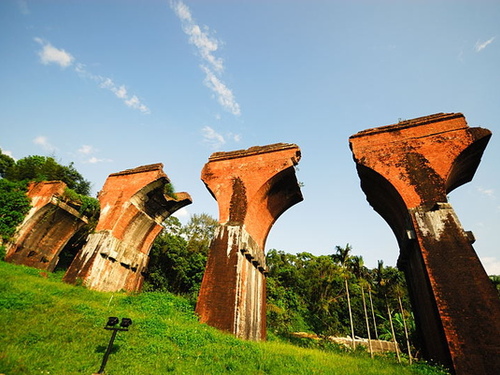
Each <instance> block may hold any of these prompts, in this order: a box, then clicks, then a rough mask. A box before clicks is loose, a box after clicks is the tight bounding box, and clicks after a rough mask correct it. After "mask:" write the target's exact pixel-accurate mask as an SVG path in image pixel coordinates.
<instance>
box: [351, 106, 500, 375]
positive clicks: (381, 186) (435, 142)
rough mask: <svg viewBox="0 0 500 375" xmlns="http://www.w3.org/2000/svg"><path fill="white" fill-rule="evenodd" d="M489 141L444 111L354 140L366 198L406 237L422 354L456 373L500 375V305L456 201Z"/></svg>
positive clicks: (404, 256) (405, 260)
mask: <svg viewBox="0 0 500 375" xmlns="http://www.w3.org/2000/svg"><path fill="white" fill-rule="evenodd" d="M490 137H491V132H490V131H489V130H487V129H483V128H479V127H474V128H471V127H469V126H468V125H467V122H466V120H465V118H464V116H463V115H462V114H460V113H446V114H445V113H440V114H436V115H432V116H427V117H422V118H416V119H413V120H408V121H402V122H399V123H398V124H395V125H389V126H383V127H380V128H375V129H368V130H365V131H361V132H359V133H357V134H355V135H353V136H351V137H350V139H349V141H350V147H351V150H352V153H353V157H354V161H355V162H356V168H357V171H358V175H359V177H360V179H361V187H362V189H363V191H364V192H365V194H366V197H367V200H368V202H369V203H370V204H371V206H372V207H373V208H374V209H375V211H377V212H378V213H379V214H380V215H381V216H382V217H383V218H384V219H385V220H386V221H387V223H388V224H389V226H390V227H391V229H392V230H393V232H394V234H395V236H396V238H397V241H398V244H399V248H400V256H399V260H398V267H399V268H400V269H402V270H403V271H404V273H405V275H406V279H407V284H408V288H409V292H410V298H411V300H412V305H413V310H414V313H415V319H416V324H417V329H418V331H419V334H420V336H421V339H422V342H423V354H424V356H425V357H426V358H427V359H432V360H435V361H438V362H440V363H441V364H443V365H444V366H446V367H448V368H450V369H451V371H452V372H453V373H455V374H457V375H470V374H475V375H478V374H488V375H493V374H499V373H500V299H499V298H498V295H497V292H496V290H495V288H494V287H493V284H492V283H491V281H490V280H489V278H488V276H487V274H486V272H485V270H484V268H483V267H482V265H481V263H480V261H479V259H478V257H477V255H476V253H475V251H474V248H473V247H472V242H473V236H472V234H471V233H470V232H466V231H464V229H463V228H462V226H461V224H460V222H459V220H458V218H457V216H456V214H455V212H454V210H453V208H452V207H451V205H450V204H449V203H448V199H447V194H448V193H449V192H451V191H452V190H453V189H455V188H457V187H459V186H461V185H462V184H464V183H466V182H469V181H470V180H472V177H473V176H474V173H475V172H476V169H477V167H478V165H479V163H480V160H481V156H482V154H483V152H484V149H485V147H486V145H487V143H488V141H489V139H490Z"/></svg>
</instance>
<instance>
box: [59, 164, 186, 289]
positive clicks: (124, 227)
mask: <svg viewBox="0 0 500 375" xmlns="http://www.w3.org/2000/svg"><path fill="white" fill-rule="evenodd" d="M169 182H170V180H169V179H168V177H167V175H166V174H165V173H164V172H163V165H162V164H160V163H158V164H151V165H145V166H141V167H137V168H133V169H127V170H125V171H122V172H118V173H113V174H111V175H109V177H108V179H107V180H106V182H105V184H104V186H103V188H102V190H101V191H100V192H99V195H98V199H99V202H100V205H101V213H100V216H99V222H98V224H97V226H96V229H95V233H92V234H90V235H89V238H88V241H87V243H86V245H85V246H84V247H83V249H82V250H81V251H80V252H79V253H78V254H77V255H76V257H75V259H74V260H73V262H72V263H71V266H70V267H69V269H68V271H67V272H66V274H65V276H64V281H66V282H69V283H76V282H77V281H78V280H81V281H82V282H83V284H84V285H86V286H87V287H89V288H91V289H95V290H101V291H118V290H122V289H123V290H127V291H137V290H140V288H141V286H142V282H143V280H144V277H143V274H144V272H145V271H146V268H147V264H148V261H149V251H150V249H151V246H152V244H153V241H154V240H155V238H156V237H157V236H158V234H159V233H160V232H161V229H162V226H161V223H162V222H163V221H164V220H165V219H166V218H167V217H169V216H170V215H171V214H172V213H174V212H175V211H177V210H179V209H180V208H182V207H184V206H186V205H188V204H191V197H190V196H189V194H187V193H175V197H171V196H168V195H167V194H165V190H166V185H167V184H168V183H169Z"/></svg>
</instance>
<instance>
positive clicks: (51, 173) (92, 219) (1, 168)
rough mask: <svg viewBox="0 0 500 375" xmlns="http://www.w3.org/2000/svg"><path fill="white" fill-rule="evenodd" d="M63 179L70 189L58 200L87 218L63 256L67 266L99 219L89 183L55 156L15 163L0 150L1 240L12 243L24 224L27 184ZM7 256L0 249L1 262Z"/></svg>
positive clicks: (30, 157)
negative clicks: (18, 229)
mask: <svg viewBox="0 0 500 375" xmlns="http://www.w3.org/2000/svg"><path fill="white" fill-rule="evenodd" d="M52 180H60V181H63V182H65V183H66V185H67V186H68V187H67V188H66V189H65V191H64V193H63V194H62V195H61V196H60V197H58V198H59V199H60V200H61V201H63V202H65V203H67V204H69V205H71V206H73V207H74V208H75V209H77V210H78V211H79V213H80V215H82V216H86V217H87V219H88V224H87V225H85V226H84V227H83V228H81V229H80V231H79V232H78V233H77V235H76V236H74V238H72V239H71V240H70V243H69V245H68V247H71V248H72V249H70V250H69V252H70V253H71V254H67V253H68V249H65V250H64V251H63V252H62V254H61V255H60V257H61V259H62V260H63V261H62V262H61V263H62V264H63V265H64V266H67V264H66V263H67V261H66V260H67V259H71V258H72V257H73V256H74V253H75V251H76V249H78V248H79V247H81V246H82V245H83V243H84V241H85V240H86V238H87V235H88V234H89V233H90V232H91V231H92V230H93V229H94V228H95V226H96V224H97V220H98V219H99V211H100V206H99V201H98V200H97V199H95V198H93V197H90V196H88V193H89V191H90V182H89V181H87V180H85V179H84V178H83V177H82V175H81V174H80V173H79V172H78V171H77V170H76V169H75V168H74V166H73V163H71V164H70V165H69V166H63V165H60V164H59V163H57V162H56V161H55V159H54V158H52V157H45V156H28V157H25V158H23V159H19V160H18V161H15V160H14V159H12V158H11V157H10V156H8V155H6V154H4V153H2V150H1V149H0V238H1V239H2V240H9V239H10V238H11V237H12V236H13V235H14V233H15V231H16V228H17V227H18V225H19V224H21V223H22V221H23V219H24V218H25V216H26V214H27V213H28V211H29V209H30V200H29V198H28V197H27V195H26V193H27V185H28V182H30V181H52ZM3 257H4V247H1V248H0V259H2V258H3Z"/></svg>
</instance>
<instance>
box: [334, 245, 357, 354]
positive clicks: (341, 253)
mask: <svg viewBox="0 0 500 375" xmlns="http://www.w3.org/2000/svg"><path fill="white" fill-rule="evenodd" d="M335 250H336V253H335V254H333V256H332V257H333V259H334V260H336V261H337V262H338V263H339V264H340V266H341V267H342V268H343V270H344V275H343V276H344V282H345V290H346V296H347V306H348V308H349V324H350V326H351V338H352V347H353V349H355V348H356V341H355V335H354V322H353V316H352V308H351V297H350V293H349V283H348V279H349V278H350V277H351V273H350V270H349V268H350V267H349V266H350V262H349V261H350V259H351V254H350V253H351V250H352V248H351V246H350V245H349V244H347V245H346V246H345V247H341V246H336V247H335Z"/></svg>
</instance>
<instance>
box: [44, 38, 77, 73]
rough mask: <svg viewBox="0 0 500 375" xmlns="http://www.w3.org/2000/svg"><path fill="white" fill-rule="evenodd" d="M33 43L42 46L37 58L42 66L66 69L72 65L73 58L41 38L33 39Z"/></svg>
mask: <svg viewBox="0 0 500 375" xmlns="http://www.w3.org/2000/svg"><path fill="white" fill-rule="evenodd" d="M35 42H37V43H38V44H40V45H41V46H42V49H41V50H40V51H38V56H39V57H40V62H41V63H42V64H44V65H49V64H56V65H59V66H60V67H61V68H67V67H68V66H71V65H72V64H73V61H74V60H75V58H74V57H73V56H72V55H71V54H70V53H69V52H66V51H65V50H63V49H59V48H56V47H54V46H53V45H52V44H50V43H49V42H47V41H45V40H43V39H41V38H35Z"/></svg>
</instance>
